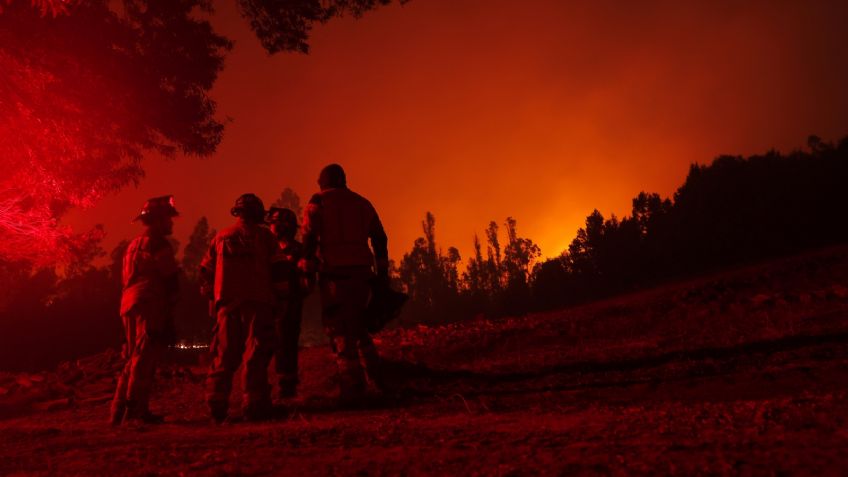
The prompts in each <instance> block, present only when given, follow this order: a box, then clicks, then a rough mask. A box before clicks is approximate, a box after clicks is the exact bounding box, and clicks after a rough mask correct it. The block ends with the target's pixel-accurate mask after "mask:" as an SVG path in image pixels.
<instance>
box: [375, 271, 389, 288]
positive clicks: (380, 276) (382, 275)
mask: <svg viewBox="0 0 848 477" xmlns="http://www.w3.org/2000/svg"><path fill="white" fill-rule="evenodd" d="M389 283H390V280H389V269H388V268H387V267H378V268H377V286H378V287H380V288H389Z"/></svg>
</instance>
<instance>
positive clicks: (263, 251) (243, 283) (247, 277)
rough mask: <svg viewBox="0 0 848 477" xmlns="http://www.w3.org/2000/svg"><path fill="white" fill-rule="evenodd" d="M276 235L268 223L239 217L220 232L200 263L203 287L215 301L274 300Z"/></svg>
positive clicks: (234, 303) (235, 303) (202, 289)
mask: <svg viewBox="0 0 848 477" xmlns="http://www.w3.org/2000/svg"><path fill="white" fill-rule="evenodd" d="M277 249H278V245H277V239H276V238H275V237H274V235H273V234H272V233H271V231H270V230H268V229H267V228H266V227H264V226H262V225H259V224H254V223H248V222H245V221H243V220H242V219H239V220H238V221H237V222H236V224H235V225H233V226H231V227H227V228H226V229H224V230H222V231H220V232H218V234H217V235H215V238H213V239H212V242H211V243H210V244H209V250H208V252H207V253H206V256H205V257H204V258H203V261H202V262H201V264H200V282H201V283H200V284H201V291H202V292H203V293H204V294H205V295H206V296H208V297H209V298H210V299H212V300H214V303H215V304H216V305H218V304H221V303H225V304H227V305H231V306H236V305H237V304H239V303H241V302H244V301H252V302H259V303H267V304H269V305H273V304H274V294H273V292H272V289H271V257H272V256H273V255H274V253H276V251H277Z"/></svg>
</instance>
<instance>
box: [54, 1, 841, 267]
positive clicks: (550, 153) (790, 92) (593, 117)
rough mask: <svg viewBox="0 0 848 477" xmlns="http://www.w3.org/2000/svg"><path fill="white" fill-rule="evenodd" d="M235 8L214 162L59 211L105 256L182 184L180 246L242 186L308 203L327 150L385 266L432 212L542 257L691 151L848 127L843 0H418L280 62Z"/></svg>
mask: <svg viewBox="0 0 848 477" xmlns="http://www.w3.org/2000/svg"><path fill="white" fill-rule="evenodd" d="M230 3H232V2H229V1H223V2H218V4H219V12H218V16H217V19H216V21H215V23H216V25H217V26H218V28H219V30H220V31H221V32H222V33H224V34H225V35H227V36H229V37H230V38H233V39H234V40H235V41H236V46H235V49H234V50H233V52H232V54H231V55H230V56H229V57H228V60H227V65H226V70H225V71H224V72H223V74H222V76H221V77H220V79H219V81H218V83H217V85H216V87H215V90H214V92H213V94H214V96H215V98H216V99H217V100H218V101H219V111H220V114H221V116H222V117H224V116H226V117H230V118H232V122H231V123H229V124H228V126H227V131H226V135H225V138H224V141H223V143H222V144H221V146H220V148H219V150H218V152H217V153H216V154H215V155H214V156H213V157H210V158H208V159H202V160H200V159H194V158H179V159H177V160H176V161H162V160H159V159H150V160H148V161H147V163H146V170H147V178H146V179H145V180H144V181H143V182H142V184H141V185H140V186H139V187H138V188H133V187H130V188H127V189H126V190H124V191H122V192H120V193H119V194H117V195H115V196H112V197H109V198H108V199H107V200H105V201H104V202H103V203H102V204H101V205H99V206H97V207H95V208H93V209H90V210H86V211H75V212H73V213H72V214H71V215H70V216H69V217H68V218H67V220H66V222H67V223H70V224H72V225H74V226H75V227H78V228H80V229H83V228H85V227H88V226H91V225H93V224H96V223H103V224H105V226H106V230H107V232H108V236H107V239H106V243H105V246H106V248H107V250H108V249H111V247H113V246H114V244H115V243H116V242H117V241H118V240H121V239H123V238H130V237H131V236H132V235H133V234H135V233H136V232H137V226H136V225H133V224H130V223H129V220H130V219H131V218H132V217H133V216H134V215H135V214H136V213H137V209H138V208H139V207H140V206H141V204H142V203H143V201H144V199H145V198H147V197H150V196H156V195H162V194H167V193H172V194H174V195H176V200H177V204H178V208H179V209H180V210H181V212H182V215H183V217H182V219H181V220H179V221H178V223H177V226H176V228H175V236H176V238H177V239H179V240H180V242H181V243H182V244H183V245H184V244H185V243H186V241H187V237H188V235H189V233H190V231H191V229H192V227H193V226H194V224H195V223H196V221H197V219H198V218H199V217H200V216H201V215H206V216H208V217H209V219H210V222H211V223H212V226H213V227H218V228H220V227H223V226H225V225H227V224H229V223H230V222H231V220H232V218H231V217H230V216H229V209H230V207H231V206H232V202H233V200H234V199H235V198H236V197H237V196H238V195H239V194H241V193H243V192H255V193H257V194H259V195H260V196H261V197H262V198H263V199H264V200H265V201H266V204H268V203H270V202H272V201H273V200H275V199H276V198H277V197H278V196H279V194H280V192H281V191H282V189H283V188H284V187H286V186H290V187H292V188H293V189H295V191H297V192H298V193H299V194H300V195H301V197H302V198H303V200H304V201H305V200H307V199H308V198H309V196H310V195H311V194H312V193H313V192H314V191H315V190H316V185H315V180H316V178H317V175H318V171H319V170H320V168H321V167H322V166H323V165H325V164H327V163H330V162H339V163H341V164H342V165H343V166H344V167H345V169H346V170H347V172H348V181H349V185H350V187H351V189H353V190H355V191H357V192H360V193H362V194H363V195H365V196H366V197H368V198H370V199H371V201H372V202H373V203H374V205H375V206H376V207H377V210H378V211H379V212H380V214H381V216H382V219H383V222H384V224H385V226H386V229H387V232H388V234H389V250H390V254H391V256H392V257H393V258H396V259H397V258H400V256H401V255H402V254H403V252H406V251H408V250H409V249H410V248H411V245H412V242H413V240H414V239H415V237H417V236H420V235H421V228H420V222H421V220H422V218H423V216H424V213H425V212H426V211H428V210H429V211H432V212H433V213H434V214H435V216H436V220H437V240H438V241H439V242H441V246H442V248H444V249H446V248H447V247H448V246H451V245H454V246H457V247H459V249H460V251H461V252H462V253H463V258H467V255H468V253H469V252H470V251H471V244H472V239H473V235H474V233H475V232H477V233H480V234H481V236H483V235H484V234H483V233H482V232H483V229H484V228H485V226H486V224H487V223H488V222H489V220H492V219H494V220H497V221H498V223H500V224H502V223H503V221H504V218H505V217H506V216H508V215H511V216H513V217H515V218H516V219H517V220H518V230H519V234H521V235H523V236H527V237H530V238H532V239H533V240H534V241H536V242H537V243H538V244H539V245H540V246H541V248H542V252H543V254H544V255H545V256H554V255H557V254H558V253H559V252H561V251H562V250H563V249H564V248H565V247H566V246H567V244H568V243H569V242H570V241H571V239H572V238H573V237H574V234H575V231H576V230H577V228H578V227H580V226H581V225H582V223H583V220H584V218H585V216H586V215H587V214H588V213H589V212H591V211H592V209H593V208H598V209H599V210H601V212H603V213H604V215H605V216H608V215H609V213H610V212H612V213H615V214H617V215H619V216H620V215H623V214H627V213H629V209H630V199H631V198H632V197H633V196H634V195H636V194H637V193H638V192H639V191H640V190H648V191H652V192H659V193H661V194H663V195H669V194H671V193H672V192H673V191H674V190H675V189H676V188H677V187H678V186H679V185H680V184H681V183H682V181H683V179H684V177H685V175H686V172H687V169H688V167H689V164H690V163H692V162H696V161H697V162H701V163H704V162H708V161H710V160H711V159H712V158H713V157H714V156H716V155H718V154H721V153H732V154H752V153H758V152H764V151H765V150H767V149H769V148H772V147H774V148H777V149H780V150H790V149H792V148H796V147H799V146H802V145H803V144H804V143H805V141H806V138H807V136H808V135H809V134H812V133H815V134H818V135H820V136H822V137H823V138H825V139H837V138H839V137H841V136H843V135H845V134H848V88H846V85H848V62H846V60H848V29H846V28H845V27H844V25H846V24H848V22H846V20H848V3H846V2H836V1H834V2H815V1H805V2H800V1H780V0H774V1H763V2H753V1H752V2H735V1H721V0H720V1H703V2H677V1H668V2H657V1H654V2H648V1H645V2H620V1H579V2H578V1H574V2H571V1H569V2H565V1H561V0H544V1H543V0H528V1H522V2H515V1H506V0H486V1H480V0H478V1H471V0H412V1H411V2H410V3H408V4H406V5H405V6H403V7H401V6H398V5H392V6H390V7H387V8H383V9H381V10H378V11H376V12H372V13H370V14H368V15H366V16H365V17H364V18H362V19H360V20H353V19H342V20H335V21H333V22H331V23H329V24H327V25H326V26H321V27H318V28H317V29H316V30H315V32H314V35H313V38H312V42H311V43H312V53H311V54H310V55H308V56H303V55H294V54H283V55H276V56H271V57H269V56H268V55H267V54H266V53H265V52H264V51H263V50H262V49H261V48H260V46H259V43H258V41H257V40H256V39H255V38H254V37H252V35H251V33H250V31H249V30H248V28H247V26H246V24H245V23H244V22H242V21H241V20H240V19H238V18H237V15H236V13H235V10H234V7H232V6H231V5H230ZM742 3H744V5H742Z"/></svg>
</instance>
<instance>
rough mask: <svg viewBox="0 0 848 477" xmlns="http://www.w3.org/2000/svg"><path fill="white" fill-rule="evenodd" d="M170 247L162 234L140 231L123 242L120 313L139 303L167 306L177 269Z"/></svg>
mask: <svg viewBox="0 0 848 477" xmlns="http://www.w3.org/2000/svg"><path fill="white" fill-rule="evenodd" d="M177 271H178V269H177V263H176V261H175V260H174V249H173V247H172V246H171V243H170V242H168V240H167V239H166V238H165V237H162V236H156V235H153V236H151V235H150V234H148V233H142V234H141V235H139V236H138V237H136V238H135V239H133V240H132V242H130V244H129V246H127V250H126V253H125V254H124V259H123V273H122V282H123V289H122V291H121V315H125V314H126V313H127V312H129V311H130V309H132V307H133V306H136V305H137V304H140V303H147V304H150V305H153V306H156V307H157V308H162V307H165V306H167V305H168V304H169V303H168V301H169V300H170V297H171V295H172V294H173V291H172V290H171V289H170V288H169V285H170V283H169V281H171V280H172V277H173V276H174V275H175V274H176V273H177Z"/></svg>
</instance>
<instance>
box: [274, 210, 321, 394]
mask: <svg viewBox="0 0 848 477" xmlns="http://www.w3.org/2000/svg"><path fill="white" fill-rule="evenodd" d="M267 221H268V224H269V225H270V227H271V232H272V233H273V234H274V236H275V237H276V238H277V244H278V245H279V247H278V249H277V253H276V254H275V255H274V257H273V258H272V259H271V281H272V282H273V284H274V294H275V295H276V298H277V305H276V307H275V310H274V311H275V315H276V316H275V323H276V329H277V341H276V346H275V349H274V365H275V367H276V370H277V376H278V377H279V390H280V398H281V399H283V398H290V397H294V396H296V395H297V384H298V382H299V379H298V366H297V355H298V344H299V341H300V324H301V320H302V317H303V299H304V297H306V295H307V294H308V293H309V283H311V282H312V280H308V279H307V277H306V276H305V274H304V273H303V272H302V271H301V270H300V269H299V268H298V262H299V261H300V259H301V258H303V245H302V244H301V243H300V242H298V241H297V240H295V235H297V227H298V225H297V215H296V214H295V213H294V211H292V210H291V209H284V208H280V207H271V208H270V209H269V210H268V218H267Z"/></svg>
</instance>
